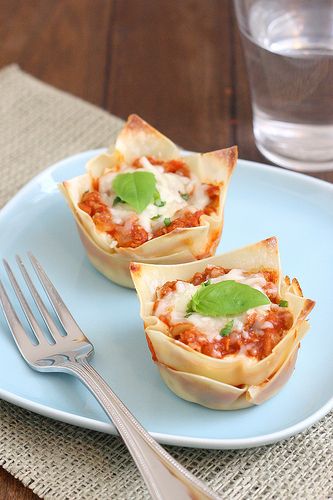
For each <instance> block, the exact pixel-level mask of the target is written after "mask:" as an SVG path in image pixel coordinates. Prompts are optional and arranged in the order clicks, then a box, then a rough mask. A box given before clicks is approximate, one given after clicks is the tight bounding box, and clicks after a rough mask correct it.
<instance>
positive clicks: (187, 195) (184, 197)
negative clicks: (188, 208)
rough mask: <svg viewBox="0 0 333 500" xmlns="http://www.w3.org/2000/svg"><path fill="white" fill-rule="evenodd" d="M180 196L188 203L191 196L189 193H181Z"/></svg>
mask: <svg viewBox="0 0 333 500" xmlns="http://www.w3.org/2000/svg"><path fill="white" fill-rule="evenodd" d="M179 194H180V196H181V197H182V198H183V200H185V201H188V199H189V197H190V195H189V194H188V193H181V192H180V191H179Z"/></svg>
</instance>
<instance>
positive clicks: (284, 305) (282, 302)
mask: <svg viewBox="0 0 333 500" xmlns="http://www.w3.org/2000/svg"><path fill="white" fill-rule="evenodd" d="M279 306H280V307H288V301H287V300H280V302H279Z"/></svg>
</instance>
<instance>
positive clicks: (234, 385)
mask: <svg viewBox="0 0 333 500" xmlns="http://www.w3.org/2000/svg"><path fill="white" fill-rule="evenodd" d="M207 265H217V266H222V267H225V268H227V269H233V268H237V269H243V270H244V271H250V272H258V271H260V270H270V271H274V272H275V275H276V282H277V285H278V289H279V295H280V296H281V297H282V299H284V300H287V301H288V304H289V309H290V310H291V312H292V314H293V318H294V321H293V325H292V327H291V329H290V330H289V331H288V332H287V334H286V335H285V336H284V337H283V339H282V340H281V341H280V342H279V343H278V344H277V345H276V346H275V347H274V349H273V351H272V353H271V354H270V355H269V356H267V357H266V358H264V359H262V360H260V361H257V360H255V359H254V358H251V357H248V356H246V355H242V356H237V357H235V356H228V357H225V358H222V359H217V358H213V357H210V356H207V355H205V354H201V353H199V352H197V351H194V350H193V349H191V348H190V347H188V346H187V345H185V344H183V343H182V342H179V341H177V340H174V339H173V338H172V337H170V336H168V327H167V325H165V323H163V322H162V321H160V320H159V319H158V318H157V317H156V316H153V315H152V309H153V305H154V301H155V290H156V287H158V286H161V285H163V284H164V283H165V282H167V281H173V280H177V279H180V280H189V279H191V278H192V276H193V275H194V274H195V273H196V272H201V271H203V270H204V269H205V268H206V267H207ZM131 272H132V278H133V281H134V284H135V287H136V290H137V292H138V295H139V299H140V304H141V312H140V313H141V317H142V319H143V320H144V324H145V331H146V337H147V342H148V345H149V348H150V350H151V353H152V357H153V360H154V361H155V363H156V364H157V366H158V368H159V370H160V374H161V376H162V378H163V380H164V381H165V383H166V384H167V385H168V387H169V388H170V389H171V390H172V391H173V392H175V393H176V394H177V395H178V396H180V397H181V398H183V399H186V400H188V401H193V402H195V403H199V404H201V405H203V406H206V407H208V408H213V409H218V410H233V409H238V408H246V407H248V406H252V405H257V404H261V403H263V402H264V401H266V400H267V399H269V398H270V397H272V396H273V395H274V394H276V393H277V392H278V391H279V390H280V389H281V387H282V386H283V385H284V384H285V383H286V382H287V380H288V379H289V377H290V375H291V374H292V372H293V369H294V366H295V362H296V358H297V352H298V348H299V343H300V340H301V339H302V338H303V336H304V335H305V333H306V331H307V329H308V324H307V321H306V317H307V315H308V314H309V312H310V311H311V309H312V308H313V306H314V302H313V301H312V300H309V299H306V298H304V297H303V296H302V291H301V288H300V286H299V284H298V282H297V280H296V279H294V280H293V281H292V282H290V280H289V278H288V277H285V278H283V277H282V272H281V267H280V259H279V252H278V244H277V240H276V238H269V239H267V240H263V241H260V242H259V243H255V244H253V245H249V246H246V247H244V248H241V249H238V250H235V251H232V252H229V253H226V254H224V255H218V256H215V257H211V258H208V259H204V260H201V261H197V262H191V263H188V264H183V265H178V266H177V265H176V266H158V265H147V264H140V263H132V264H131Z"/></svg>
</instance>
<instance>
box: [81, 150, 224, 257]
mask: <svg viewBox="0 0 333 500" xmlns="http://www.w3.org/2000/svg"><path fill="white" fill-rule="evenodd" d="M147 159H148V160H149V161H150V163H151V164H152V165H159V166H162V167H163V169H164V171H165V172H168V173H174V174H177V175H182V176H184V177H190V170H189V168H188V166H187V165H186V163H185V162H183V161H182V160H168V161H163V160H158V159H156V158H153V157H151V156H148V157H147ZM132 165H133V166H134V167H136V168H142V165H141V163H140V159H139V158H137V159H136V160H134V161H133V163H132ZM92 189H93V190H92V191H91V192H86V193H84V194H83V196H82V198H81V201H80V202H79V203H78V206H79V208H81V210H84V211H85V212H86V213H87V214H88V215H90V216H91V217H92V219H93V221H94V223H95V225H96V228H97V229H98V230H99V231H102V232H106V233H108V234H110V235H111V236H112V237H113V238H114V239H115V240H116V241H117V243H118V246H119V247H132V248H136V247H138V246H140V245H142V244H143V243H145V242H146V241H148V239H150V238H149V235H148V233H147V231H146V230H145V229H144V228H143V227H142V226H140V224H139V223H138V218H137V217H136V216H135V215H133V217H132V219H131V221H126V222H125V223H124V224H116V223H115V222H114V221H113V219H112V214H111V211H110V209H109V207H108V205H107V204H106V203H104V202H103V200H102V198H101V195H100V193H99V192H98V189H99V180H98V179H94V180H93V182H92ZM207 194H208V197H209V199H210V202H209V204H208V205H207V206H206V207H205V208H204V210H197V211H196V212H190V211H189V210H186V209H185V210H184V211H183V212H182V213H181V215H180V216H179V217H177V218H175V219H174V220H172V221H171V223H170V224H169V225H168V226H166V225H163V226H161V227H159V228H158V229H157V230H156V231H155V232H154V233H153V235H152V237H153V238H156V237H158V236H162V235H164V234H168V233H171V231H174V230H175V229H177V228H187V227H188V228H189V227H197V226H200V217H201V216H202V215H203V214H208V215H209V214H211V213H213V212H216V211H217V210H218V206H219V198H220V190H219V187H218V186H213V185H211V186H207ZM130 222H131V223H130Z"/></svg>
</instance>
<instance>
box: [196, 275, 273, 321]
mask: <svg viewBox="0 0 333 500" xmlns="http://www.w3.org/2000/svg"><path fill="white" fill-rule="evenodd" d="M266 304H270V300H269V298H268V297H267V296H266V295H265V294H263V293H262V292H260V291H259V290H257V289H256V288H252V287H251V286H249V285H244V284H243V283H238V282H237V281H234V280H226V281H220V282H219V283H213V284H211V285H207V286H201V287H200V288H199V289H198V290H197V292H196V293H195V294H194V295H193V297H192V299H191V301H190V304H188V308H189V307H190V309H191V310H192V311H194V312H197V313H199V314H201V315H202V316H213V317H217V316H237V315H238V314H242V313H243V312H245V311H247V310H248V309H252V308H253V307H258V306H263V305H266Z"/></svg>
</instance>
